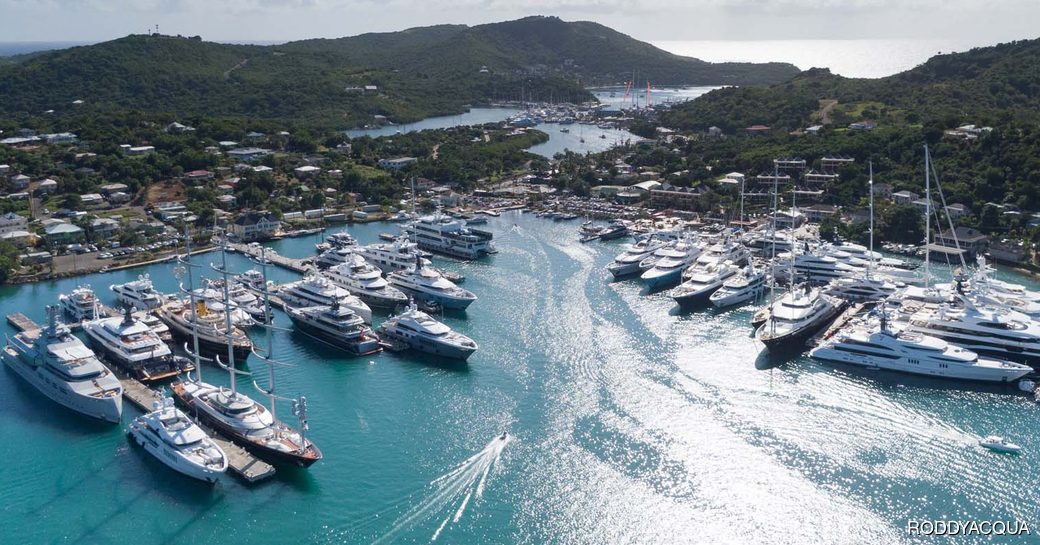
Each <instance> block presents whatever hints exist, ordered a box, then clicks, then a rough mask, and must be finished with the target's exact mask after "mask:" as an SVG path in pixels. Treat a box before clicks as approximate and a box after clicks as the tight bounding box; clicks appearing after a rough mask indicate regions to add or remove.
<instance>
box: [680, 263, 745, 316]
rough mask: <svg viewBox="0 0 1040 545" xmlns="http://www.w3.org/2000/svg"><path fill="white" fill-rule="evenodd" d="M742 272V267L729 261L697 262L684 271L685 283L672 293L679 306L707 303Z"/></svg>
mask: <svg viewBox="0 0 1040 545" xmlns="http://www.w3.org/2000/svg"><path fill="white" fill-rule="evenodd" d="M739 272H740V267H738V266H737V265H735V264H733V263H732V262H729V261H723V262H721V263H717V262H707V263H703V264H702V263H695V264H694V265H691V266H690V268H689V269H686V271H685V272H683V283H682V284H679V285H678V286H676V287H675V288H674V289H673V290H672V293H671V297H672V299H674V300H675V302H676V303H679V306H682V307H688V306H694V305H700V304H704V303H707V302H708V300H709V299H710V297H711V296H712V295H714V294H715V291H716V290H718V289H719V288H721V287H722V284H723V283H724V282H726V280H729V279H730V278H731V277H733V276H734V275H736V274H737V273H739Z"/></svg>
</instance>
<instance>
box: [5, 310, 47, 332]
mask: <svg viewBox="0 0 1040 545" xmlns="http://www.w3.org/2000/svg"><path fill="white" fill-rule="evenodd" d="M7 323H9V324H11V325H12V326H13V327H14V328H15V329H17V330H18V331H29V330H32V329H37V330H38V329H40V326H39V325H37V324H36V322H34V321H32V320H31V319H30V318H29V317H28V316H26V315H24V314H22V313H21V312H15V313H14V314H8V315H7Z"/></svg>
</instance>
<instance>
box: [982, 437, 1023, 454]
mask: <svg viewBox="0 0 1040 545" xmlns="http://www.w3.org/2000/svg"><path fill="white" fill-rule="evenodd" d="M979 444H980V445H982V446H984V447H986V448H988V449H990V450H993V451H996V452H1006V453H1009V454H1018V453H1019V452H1022V447H1020V446H1018V445H1016V444H1014V443H1012V442H1011V441H1008V440H1007V439H1004V438H1003V437H1001V436H999V435H989V436H986V437H984V438H982V439H979Z"/></svg>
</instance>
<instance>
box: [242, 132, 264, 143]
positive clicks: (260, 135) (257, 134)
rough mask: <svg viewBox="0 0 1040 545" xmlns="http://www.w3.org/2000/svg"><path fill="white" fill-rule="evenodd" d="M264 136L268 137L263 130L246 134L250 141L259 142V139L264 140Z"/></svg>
mask: <svg viewBox="0 0 1040 545" xmlns="http://www.w3.org/2000/svg"><path fill="white" fill-rule="evenodd" d="M264 138H267V135H266V134H264V133H262V132H256V131H250V132H249V133H247V134H246V138H245V139H246V140H248V141H250V142H259V141H261V140H263V139H264Z"/></svg>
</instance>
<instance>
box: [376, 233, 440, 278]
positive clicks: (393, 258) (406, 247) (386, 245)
mask: <svg viewBox="0 0 1040 545" xmlns="http://www.w3.org/2000/svg"><path fill="white" fill-rule="evenodd" d="M358 253H360V254H361V257H364V258H365V259H367V260H368V262H369V263H371V264H373V265H375V266H376V267H379V268H380V270H382V271H383V272H385V273H389V272H393V271H396V270H399V269H405V268H408V267H412V266H414V265H415V261H416V259H421V260H422V264H423V265H429V264H430V260H428V259H426V258H425V256H423V253H422V251H420V250H419V246H418V245H417V244H415V243H414V242H410V241H409V240H408V239H407V238H405V237H397V238H396V239H394V241H393V242H377V243H375V244H369V245H367V246H362V247H360V248H358Z"/></svg>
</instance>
